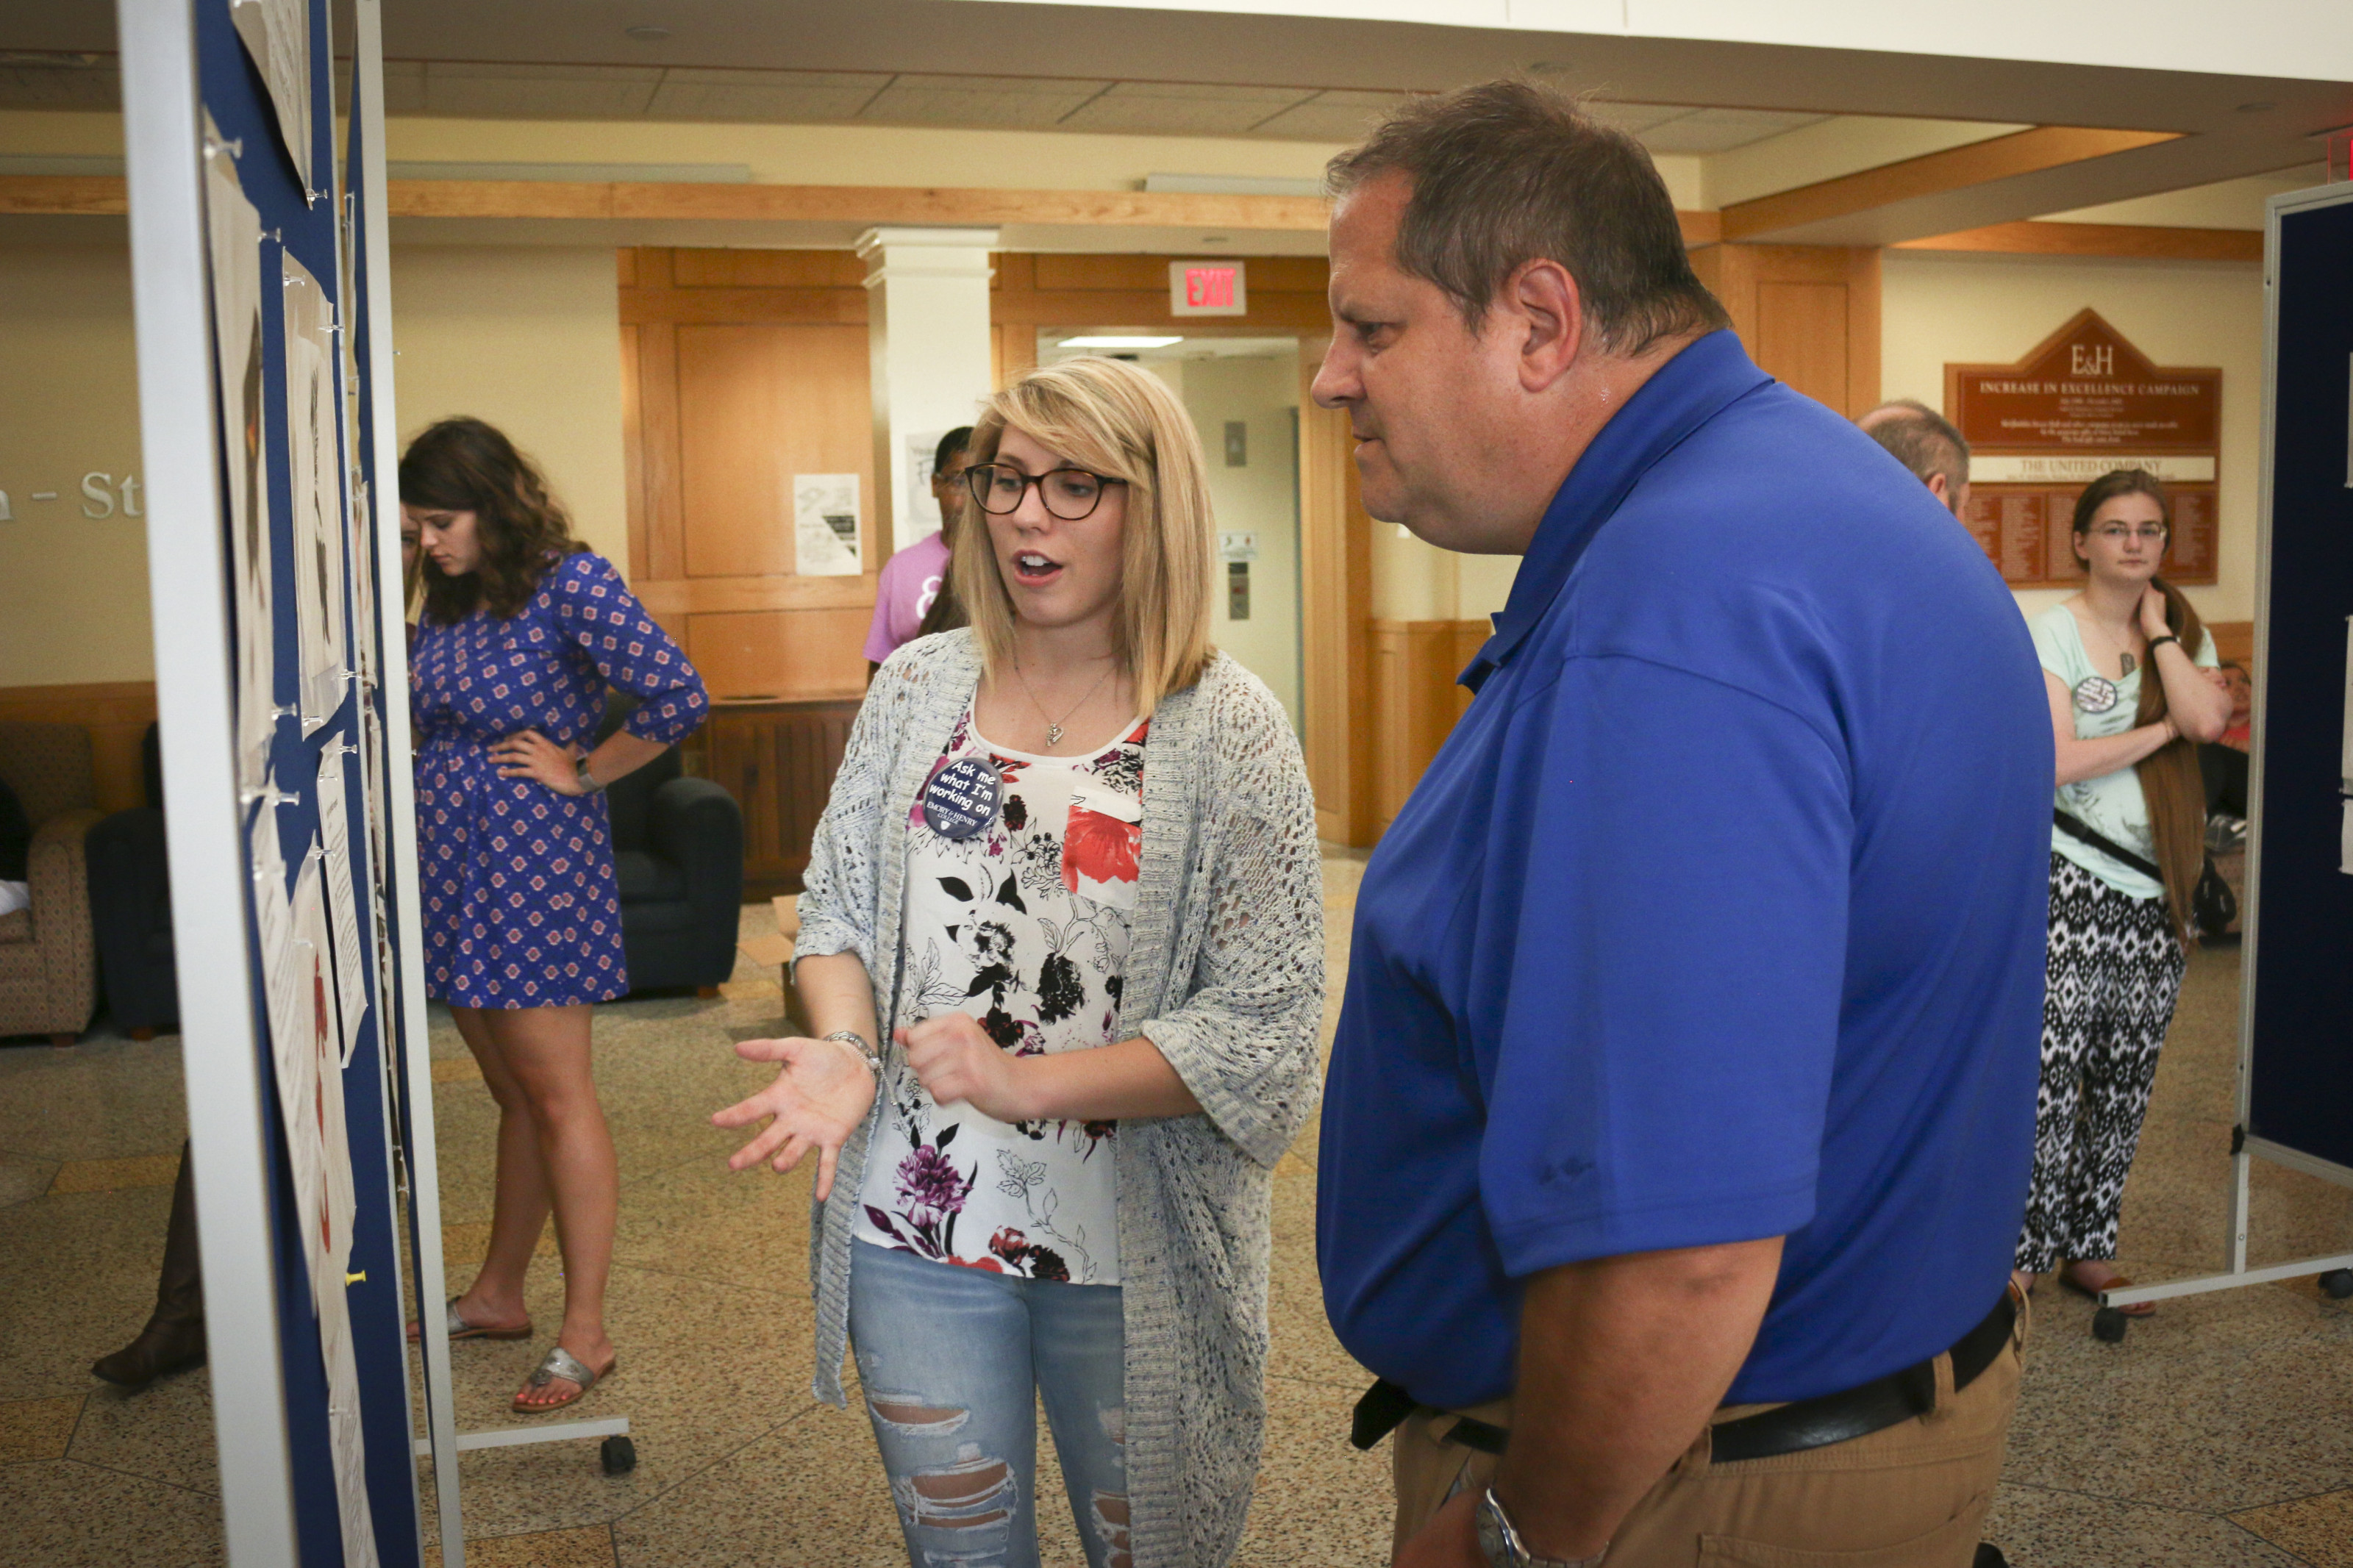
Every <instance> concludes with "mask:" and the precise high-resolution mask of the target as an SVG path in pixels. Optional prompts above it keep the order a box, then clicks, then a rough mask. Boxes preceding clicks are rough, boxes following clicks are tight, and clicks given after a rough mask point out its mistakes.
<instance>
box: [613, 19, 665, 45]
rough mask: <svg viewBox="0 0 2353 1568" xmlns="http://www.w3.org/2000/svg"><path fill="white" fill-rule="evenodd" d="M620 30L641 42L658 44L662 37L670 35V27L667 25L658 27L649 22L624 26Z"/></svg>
mask: <svg viewBox="0 0 2353 1568" xmlns="http://www.w3.org/2000/svg"><path fill="white" fill-rule="evenodd" d="M621 31H623V32H624V33H627V34H628V36H629V37H633V38H635V39H637V41H638V42H639V43H641V44H659V43H660V42H661V41H662V40H663V39H664V38H667V37H670V29H669V28H668V27H658V26H654V25H653V24H652V23H650V22H648V23H645V24H643V25H641V26H635V27H624V28H622V29H621Z"/></svg>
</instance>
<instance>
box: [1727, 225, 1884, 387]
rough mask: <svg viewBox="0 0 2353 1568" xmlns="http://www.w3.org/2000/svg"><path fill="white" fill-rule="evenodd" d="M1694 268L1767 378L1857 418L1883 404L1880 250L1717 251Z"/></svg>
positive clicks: (1747, 247)
mask: <svg viewBox="0 0 2353 1568" xmlns="http://www.w3.org/2000/svg"><path fill="white" fill-rule="evenodd" d="M1692 266H1693V270H1694V271H1695V272H1697V273H1698V274H1699V279H1700V281H1701V282H1702V283H1704V284H1705V285H1706V286H1707V288H1708V290H1709V291H1710V292H1711V293H1713V294H1715V297H1716V299H1717V300H1721V301H1722V302H1723V305H1724V309H1725V314H1727V315H1729V316H1730V317H1731V318H1732V330H1733V331H1736V332H1737V333H1739V334H1740V340H1741V342H1743V343H1745V344H1746V345H1747V349H1748V353H1749V355H1750V357H1751V358H1753V359H1755V360H1756V362H1757V367H1758V368H1759V369H1761V370H1763V371H1764V372H1766V374H1769V375H1772V376H1774V377H1776V378H1778V380H1781V381H1784V382H1787V383H1788V384H1789V385H1791V386H1793V387H1795V388H1796V389H1797V390H1799V392H1802V393H1804V394H1806V395H1808V396H1810V397H1813V398H1816V399H1818V400H1819V401H1820V402H1822V403H1824V404H1827V405H1830V406H1831V407H1832V408H1835V409H1837V410H1838V411H1839V412H1840V413H1841V414H1843V415H1845V416H1848V417H1849V418H1854V417H1856V416H1860V415H1862V413H1864V412H1865V411H1867V410H1868V409H1870V408H1871V407H1872V406H1873V405H1875V404H1876V403H1877V402H1878V401H1879V343H1880V338H1879V311H1880V289H1879V277H1880V267H1879V252H1878V251H1877V250H1876V249H1873V248H1871V247H1847V246H1831V245H1712V246H1708V247H1705V248H1704V249H1701V250H1696V251H1694V252H1693V253H1692Z"/></svg>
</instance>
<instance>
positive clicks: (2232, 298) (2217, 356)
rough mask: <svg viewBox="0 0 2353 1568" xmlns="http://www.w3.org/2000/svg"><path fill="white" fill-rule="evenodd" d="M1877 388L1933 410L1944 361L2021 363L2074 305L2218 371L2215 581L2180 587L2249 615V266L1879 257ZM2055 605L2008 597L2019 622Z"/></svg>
mask: <svg viewBox="0 0 2353 1568" xmlns="http://www.w3.org/2000/svg"><path fill="white" fill-rule="evenodd" d="M1881 277H1882V285H1881V286H1882V299H1883V317H1882V323H1881V327H1880V342H1881V344H1882V351H1881V366H1882V371H1881V381H1880V385H1881V390H1882V395H1884V396H1887V397H1917V398H1919V399H1920V400H1921V401H1922V402H1924V403H1926V404H1927V405H1929V406H1931V407H1939V406H1942V405H1943V403H1944V396H1945V366H1946V364H1947V363H1968V364H1989V363H1990V364H2002V363H2009V362H2010V361H2013V360H2016V359H2019V358H2021V357H2022V356H2023V355H2024V354H2025V353H2026V352H2027V351H2028V350H2029V349H2031V348H2032V347H2033V346H2034V345H2035V344H2036V343H2038V342H2042V339H2043V338H2045V337H2047V336H2048V335H2050V333H2051V332H2052V331H2055V330H2057V329H2058V327H2059V326H2060V325H2061V324H2062V323H2063V322H2064V321H2066V320H2067V318H2068V317H2070V316H2072V315H2073V314H2074V313H2075V312H2076V311H2078V310H2082V309H2083V308H2084V307H2085V306H2086V305H2088V306H2090V307H2091V308H2092V309H2094V310H2097V311H2098V312H2099V313H2100V314H2101V315H2102V316H2103V317H2105V318H2106V320H2107V321H2108V322H2109V324H2110V325H2112V326H2114V327H2115V328H2116V330H2117V331H2120V332H2122V333H2123V334H2124V335H2125V337H2126V339H2128V340H2129V341H2130V342H2133V343H2134V344H2136V345H2137V347H2138V348H2139V349H2140V350H2141V352H2142V353H2146V354H2147V355H2148V356H2149V357H2150V358H2151V359H2153V360H2155V361H2156V362H2157V363H2159V364H2164V365H2192V366H2204V365H2218V366H2220V367H2221V371H2222V437H2221V439H2222V461H2221V561H2220V565H2221V572H2220V574H2219V580H2218V581H2217V582H2216V583H2215V584H2214V585H2213V586H2212V587H2208V588H2191V589H2189V591H2188V592H2189V599H2190V602H2191V603H2192V604H2194V605H2197V606H2198V613H2199V614H2200V615H2201V616H2205V617H2206V618H2207V619H2208V620H2214V621H2244V620H2252V619H2253V618H2254V613H2255V509H2256V500H2257V497H2256V493H2255V492H2256V485H2257V482H2258V479H2257V476H2258V473H2259V471H2260V462H2259V454H2258V451H2257V443H2258V442H2259V441H2260V439H2261V438H2262V434H2263V432H2262V422H2263V391H2262V387H2263V274H2262V271H2261V269H2260V268H2257V267H2255V266H2253V265H2252V264H2240V263H2226V262H2153V261H2089V260H2075V259H2045V258H2038V257H1994V258H1976V257H1963V256H1952V257H1947V256H1940V255H1932V254H1926V253H1921V252H1915V251H1901V250H1891V251H1888V252H1886V253H1885V258H1884V263H1883V272H1882V275H1881ZM2065 596H2066V595H2065V593H2064V592H2063V591H2062V590H2058V589H2047V590H2038V591H2035V592H2031V593H2021V594H2020V595H2018V601H2019V606H2020V608H2021V609H2022V610H2023V611H2025V612H2026V613H2027V614H2028V615H2030V616H2031V615H2034V614H2037V613H2039V612H2040V611H2041V610H2042V608H2044V607H2045V606H2046V605H2052V604H2056V603H2057V602H2058V601H2059V600H2060V599H2062V598H2064V597H2065Z"/></svg>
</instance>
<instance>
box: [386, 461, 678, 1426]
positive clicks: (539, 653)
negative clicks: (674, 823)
mask: <svg viewBox="0 0 2353 1568" xmlns="http://www.w3.org/2000/svg"><path fill="white" fill-rule="evenodd" d="M400 501H401V512H402V516H403V519H404V521H405V522H406V524H408V525H410V526H413V527H415V528H416V529H417V535H418V542H419V544H420V546H421V548H422V551H423V555H424V562H423V574H422V575H423V581H424V590H425V594H424V596H425V607H424V614H423V616H421V618H420V621H419V624H418V626H417V638H416V643H415V646H414V648H413V650H412V653H411V663H410V673H409V683H410V700H411V702H412V703H413V705H414V710H415V713H414V718H415V723H416V730H417V838H418V862H419V864H418V885H419V889H420V892H421V896H422V898H423V900H424V919H423V921H422V922H421V924H422V926H423V928H424V936H425V970H426V990H427V994H429V995H431V996H433V997H434V998H435V999H437V1000H438V1001H441V1002H445V1003H447V1004H448V1006H449V1012H450V1016H452V1017H453V1018H454V1019H455V1020H456V1022H457V1026H458V1032H459V1034H460V1035H462V1036H463V1037H465V1041H466V1045H467V1047H468V1048H469V1049H470V1050H471V1051H472V1052H473V1053H474V1059H475V1060H477V1061H479V1062H480V1064H481V1067H482V1078H483V1079H484V1081H485V1082H486V1083H487V1084H488V1085H489V1087H490V1090H491V1096H492V1098H493V1099H495V1100H497V1101H498V1106H499V1157H498V1200H497V1207H496V1209H495V1211H494V1213H493V1217H492V1219H491V1242H490V1250H489V1254H488V1256H487V1257H486V1258H484V1259H483V1262H482V1268H481V1272H480V1274H478V1275H477V1276H476V1277H475V1279H474V1283H473V1286H472V1288H471V1289H468V1290H467V1291H466V1292H465V1294H463V1295H461V1296H459V1297H458V1298H456V1299H455V1300H452V1301H451V1302H450V1303H449V1306H448V1332H449V1336H450V1338H452V1339H522V1338H524V1337H527V1336H528V1335H529V1334H530V1333H531V1331H532V1324H531V1318H530V1315H529V1313H528V1312H527V1311H526V1310H525V1309H524V1306H523V1275H524V1273H525V1271H526V1270H527V1269H528V1268H530V1266H531V1258H532V1254H533V1250H534V1249H535V1248H536V1247H537V1245H538V1241H539V1235H540V1230H541V1228H542V1227H543V1226H544V1225H545V1224H546V1223H547V1216H548V1213H549V1210H550V1208H551V1207H552V1208H553V1209H554V1215H555V1233H556V1238H557V1241H558V1243H559V1244H560V1246H561V1247H562V1248H563V1253H564V1328H563V1331H562V1332H561V1333H560V1334H559V1335H558V1336H557V1339H556V1342H555V1345H554V1348H553V1349H551V1350H550V1351H549V1352H547V1356H546V1358H545V1359H544V1360H543V1361H542V1362H541V1363H540V1364H539V1367H538V1370H536V1371H534V1372H533V1373H532V1374H531V1379H530V1381H529V1382H528V1383H526V1384H524V1385H523V1387H522V1389H521V1390H520V1391H519V1392H518V1393H517V1394H515V1397H514V1408H515V1409H517V1410H519V1411H522V1412H523V1413H525V1414H527V1415H529V1414H536V1413H539V1412H542V1411H547V1410H554V1409H558V1408H561V1407H562V1406H564V1405H569V1404H571V1403H573V1402H574V1401H575V1400H576V1399H578V1398H579V1397H580V1396H581V1395H582V1394H586V1392H587V1391H588V1390H589V1388H591V1387H592V1386H594V1385H595V1384H596V1382H597V1381H598V1380H599V1379H601V1378H605V1377H608V1376H610V1375H611V1374H612V1372H613V1369H614V1367H615V1365H616V1364H617V1363H616V1354H615V1352H614V1349H613V1344H612V1342H611V1341H610V1340H609V1339H607V1337H606V1333H605V1279H606V1275H607V1271H608V1269H609V1268H610V1265H611V1261H612V1256H613V1224H614V1212H615V1208H616V1205H617V1192H618V1175H617V1170H616V1167H615V1164H614V1159H613V1140H612V1137H611V1135H610V1133H608V1132H607V1130H606V1126H605V1113H604V1110H603V1108H602V1107H601V1106H599V1105H598V1103H597V1101H596V1083H595V1080H594V1079H592V1078H591V1077H590V1074H589V1050H588V1033H589V1007H590V1005H591V1004H593V1003H597V1002H609V1001H611V1000H612V999H613V998H615V997H617V996H620V995H622V994H625V993H627V992H628V988H629V981H628V972H627V969H626V967H625V966H624V964H623V962H622V955H621V911H620V900H619V895H618V889H617V884H616V881H615V879H614V871H613V847H612V841H611V830H610V827H609V824H608V819H607V811H606V805H605V802H604V800H603V799H602V798H601V795H600V792H601V791H602V790H603V789H604V788H605V786H606V785H607V784H611V783H612V782H613V781H614V780H615V779H617V778H619V777H620V776H621V775H622V774H624V773H628V772H630V771H632V770H633V769H636V768H638V767H640V766H643V765H644V764H645V763H648V762H650V761H651V760H652V759H653V758H655V757H656V756H659V754H660V753H661V752H662V751H663V749H664V748H665V747H668V746H670V745H671V744H673V743H674V742H678V741H679V740H681V739H682V738H684V737H685V736H686V735H688V734H689V733H691V731H693V730H694V728H695V727H696V726H697V725H698V724H700V723H701V722H702V719H703V717H704V715H705V714H706V713H707V712H708V711H709V708H710V703H709V701H708V700H707V699H706V697H705V696H704V693H703V689H702V678H701V677H699V676H698V675H696V674H695V672H694V667H693V666H692V665H691V664H689V663H688V662H687V659H686V656H685V654H683V653H682V652H681V651H680V650H679V647H678V645H677V644H676V643H674V642H672V641H671V640H670V637H668V636H667V635H666V634H665V633H664V632H663V631H662V630H661V628H660V627H659V626H656V625H655V624H654V622H653V618H652V617H651V616H649V615H647V613H646V611H645V607H644V606H643V605H639V604H638V601H637V599H636V598H635V597H634V596H633V595H631V594H630V593H629V591H628V588H627V587H625V586H624V585H623V584H622V582H621V579H620V575H619V574H617V572H615V571H614V570H613V567H612V563H609V562H607V561H606V560H605V559H603V558H602V557H601V556H597V555H595V554H591V553H590V552H588V549H587V547H586V545H583V544H580V543H578V542H575V541H574V540H573V539H572V537H571V531H570V527H569V524H568V523H567V521H566V520H565V513H564V510H563V509H562V507H561V506H559V505H558V504H557V503H556V501H555V500H554V497H552V496H551V495H550V494H549V493H548V489H547V485H546V481H545V480H544V479H542V478H541V477H540V474H539V472H538V470H537V469H536V468H533V466H532V464H531V463H530V461H529V460H528V459H526V458H523V457H522V455H521V454H520V453H518V452H517V451H516V450H515V448H514V447H513V445H512V443H511V442H509V441H508V439H507V438H506V437H504V436H503V435H501V434H500V433H499V432H498V431H497V430H495V429H493V428H491V426H488V425H485V424H483V423H482V422H481V421H480V420H478V419H448V420H444V421H442V422H441V423H440V424H438V425H436V426H433V427H432V428H431V429H429V430H427V431H426V432H425V433H424V434H423V435H422V436H419V437H417V439H416V440H415V441H414V442H413V443H411V444H410V446H409V448H408V451H407V453H406V455H405V456H404V457H403V458H401V462H400ZM607 686H617V687H619V688H620V689H623V690H625V691H628V692H632V693H634V694H636V695H637V696H638V698H639V699H641V702H640V705H639V706H638V709H637V710H636V711H635V712H633V713H632V714H630V715H629V719H628V723H627V724H626V725H625V726H624V727H623V728H622V729H620V730H619V731H616V732H615V733H614V734H613V735H612V736H611V737H610V738H608V739H607V740H606V741H605V742H603V743H602V744H598V745H596V749H595V750H594V751H590V750H588V747H589V746H590V745H592V744H594V743H595V742H596V728H597V721H599V720H600V719H601V718H602V717H603V714H604V710H605V691H606V688H607Z"/></svg>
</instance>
